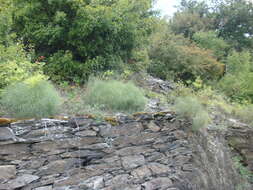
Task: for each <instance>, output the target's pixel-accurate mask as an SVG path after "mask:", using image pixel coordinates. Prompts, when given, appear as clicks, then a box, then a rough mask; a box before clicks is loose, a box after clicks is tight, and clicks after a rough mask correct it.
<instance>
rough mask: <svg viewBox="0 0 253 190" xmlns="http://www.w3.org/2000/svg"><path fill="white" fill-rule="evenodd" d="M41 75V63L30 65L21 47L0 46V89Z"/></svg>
mask: <svg viewBox="0 0 253 190" xmlns="http://www.w3.org/2000/svg"><path fill="white" fill-rule="evenodd" d="M36 74H42V64H41V63H38V62H36V63H31V61H30V59H29V57H27V55H26V53H25V52H24V50H23V47H22V46H21V45H14V44H13V45H10V46H8V47H5V46H3V45H0V89H1V88H4V87H6V86H7V85H10V84H13V83H16V82H20V81H22V80H25V79H27V78H29V77H31V76H33V75H36Z"/></svg>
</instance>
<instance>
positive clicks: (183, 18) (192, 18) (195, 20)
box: [171, 11, 212, 38]
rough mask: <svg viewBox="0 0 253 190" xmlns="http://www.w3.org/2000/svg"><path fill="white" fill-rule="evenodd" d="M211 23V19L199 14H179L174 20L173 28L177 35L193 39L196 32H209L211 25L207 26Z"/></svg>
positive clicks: (185, 12)
mask: <svg viewBox="0 0 253 190" xmlns="http://www.w3.org/2000/svg"><path fill="white" fill-rule="evenodd" d="M211 22H212V21H211V20H210V19H208V18H204V17H201V16H200V15H199V14H198V13H192V12H188V11H184V12H177V13H176V14H175V15H174V17H173V19H172V22H171V28H172V30H173V31H174V32H175V33H176V34H183V35H184V37H187V38H188V37H189V38H192V36H193V34H194V33H195V32H198V31H205V30H207V29H208V28H209V27H210V25H211V24H210V25H207V24H206V23H211Z"/></svg>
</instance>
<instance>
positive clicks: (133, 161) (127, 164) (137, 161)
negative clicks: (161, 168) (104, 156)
mask: <svg viewBox="0 0 253 190" xmlns="http://www.w3.org/2000/svg"><path fill="white" fill-rule="evenodd" d="M144 164H145V158H144V156H142V155H139V156H126V157H123V158H122V165H123V167H124V168H125V169H126V170H128V169H133V168H136V167H138V166H141V165H144Z"/></svg>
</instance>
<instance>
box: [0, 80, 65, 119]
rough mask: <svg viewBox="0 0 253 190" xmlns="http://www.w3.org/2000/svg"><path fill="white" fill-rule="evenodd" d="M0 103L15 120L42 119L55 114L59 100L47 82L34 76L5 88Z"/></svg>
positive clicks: (56, 93) (52, 87)
mask: <svg viewBox="0 0 253 190" xmlns="http://www.w3.org/2000/svg"><path fill="white" fill-rule="evenodd" d="M0 103H1V105H2V106H3V107H4V110H5V111H7V112H8V114H10V115H11V116H13V117H15V118H42V117H50V116H54V115H55V114H57V112H58V110H59V107H60V104H61V98H60V96H59V94H58V92H57V91H56V90H55V88H54V86H53V85H52V84H51V83H50V82H49V81H47V80H45V79H43V78H41V77H40V76H35V77H32V78H29V79H27V80H26V81H24V82H19V83H16V84H13V85H10V86H8V87H6V88H5V89H4V90H3V93H2V97H1V100H0Z"/></svg>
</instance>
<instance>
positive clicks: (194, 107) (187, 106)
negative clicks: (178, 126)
mask: <svg viewBox="0 0 253 190" xmlns="http://www.w3.org/2000/svg"><path fill="white" fill-rule="evenodd" d="M174 109H175V111H176V113H177V114H178V115H179V117H186V118H188V119H190V120H191V122H192V130H198V129H200V128H204V127H207V125H208V124H209V123H210V118H209V115H208V113H207V112H206V111H205V109H204V107H203V106H202V105H201V103H200V102H199V101H198V99H197V98H195V97H192V96H186V97H179V98H177V99H176V101H175V105H174Z"/></svg>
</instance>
